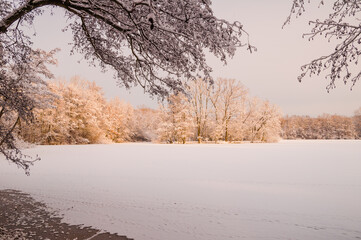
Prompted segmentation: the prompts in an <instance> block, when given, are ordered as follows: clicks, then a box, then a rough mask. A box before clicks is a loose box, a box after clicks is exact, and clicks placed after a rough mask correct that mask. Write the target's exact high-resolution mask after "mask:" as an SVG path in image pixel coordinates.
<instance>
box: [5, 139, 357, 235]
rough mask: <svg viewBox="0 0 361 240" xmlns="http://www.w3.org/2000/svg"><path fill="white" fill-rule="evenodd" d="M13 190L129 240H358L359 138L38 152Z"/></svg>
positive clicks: (10, 179) (13, 180) (13, 173)
mask: <svg viewBox="0 0 361 240" xmlns="http://www.w3.org/2000/svg"><path fill="white" fill-rule="evenodd" d="M26 152H27V153H29V154H36V153H38V154H39V155H40V156H41V157H42V161H40V162H38V163H36V165H35V166H34V167H33V168H32V170H31V176H30V177H27V176H25V175H24V173H23V172H22V171H21V170H19V169H17V168H16V167H15V166H14V165H9V164H8V162H6V161H4V160H3V158H2V157H1V159H0V189H17V190H21V191H24V192H27V193H30V194H31V195H32V196H33V197H34V198H35V199H36V200H40V201H43V202H45V203H46V204H47V205H48V206H49V207H51V208H53V209H55V210H58V211H59V213H60V214H64V217H65V220H66V221H67V222H69V223H73V224H85V225H88V226H93V227H96V228H100V229H104V230H107V231H110V232H118V233H119V234H121V235H127V236H128V237H130V238H134V239H135V240H151V239H156V240H186V239H202V240H221V239H222V240H223V239H251V240H252V239H302V240H303V239H325V240H330V239H333V240H335V239H342V240H343V239H361V141H282V142H281V143H277V144H238V145H231V144H229V145H157V144H114V145H86V146H39V147H36V148H33V149H29V150H26Z"/></svg>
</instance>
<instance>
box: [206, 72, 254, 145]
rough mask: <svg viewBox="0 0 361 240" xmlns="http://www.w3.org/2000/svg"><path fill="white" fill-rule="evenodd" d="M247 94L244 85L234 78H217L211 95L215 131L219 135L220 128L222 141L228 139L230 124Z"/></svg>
mask: <svg viewBox="0 0 361 240" xmlns="http://www.w3.org/2000/svg"><path fill="white" fill-rule="evenodd" d="M246 96H247V89H246V87H245V86H244V85H243V84H242V83H241V82H239V81H236V80H235V79H218V80H217V81H216V82H215V85H214V91H213V93H212V95H211V103H212V106H213V109H214V116H215V124H216V127H215V131H216V135H219V130H220V129H222V137H223V139H224V141H226V142H228V141H229V140H230V138H229V137H230V126H231V123H232V121H233V120H235V119H236V117H237V116H238V114H239V110H240V109H241V106H242V105H243V104H244V103H245V100H246Z"/></svg>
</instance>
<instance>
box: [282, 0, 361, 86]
mask: <svg viewBox="0 0 361 240" xmlns="http://www.w3.org/2000/svg"><path fill="white" fill-rule="evenodd" d="M292 1H293V4H292V8H291V13H290V15H289V16H288V18H287V20H286V22H285V24H287V23H289V22H290V21H291V18H292V16H294V15H295V16H300V15H302V13H303V12H305V5H306V2H307V1H305V0H292ZM318 1H320V0H318ZM308 2H309V1H308ZM320 5H324V0H321V1H320ZM360 13H361V1H360V0H334V1H333V8H332V12H331V13H330V14H329V15H328V18H326V19H316V20H312V21H310V22H309V24H310V25H311V26H312V29H311V32H310V33H306V34H304V35H303V36H304V37H307V38H309V39H310V40H313V39H314V38H315V37H319V36H324V37H325V38H326V39H327V40H328V41H329V42H330V41H331V40H335V41H337V43H336V46H335V50H334V51H333V52H331V53H330V54H329V55H326V56H321V57H319V58H317V59H314V60H312V61H311V62H310V63H308V64H305V65H304V66H302V67H301V69H302V73H301V75H300V76H299V77H298V80H299V81H302V79H303V78H304V77H305V76H306V75H309V76H312V75H319V74H320V73H322V72H326V73H327V75H326V78H327V79H329V81H330V82H329V84H328V86H327V91H329V90H330V89H333V88H335V87H336V81H337V80H339V79H340V80H341V79H342V81H343V82H344V84H347V83H348V82H349V81H350V82H351V83H352V86H351V89H352V87H353V86H354V85H355V84H356V82H357V81H358V80H360V78H361V71H360V67H358V66H357V64H358V61H359V57H360V55H361V49H360V44H361V16H360V15H361V14H360Z"/></svg>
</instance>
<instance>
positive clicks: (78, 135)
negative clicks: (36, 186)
mask: <svg viewBox="0 0 361 240" xmlns="http://www.w3.org/2000/svg"><path fill="white" fill-rule="evenodd" d="M48 87H49V90H50V92H51V93H52V94H53V99H52V100H51V101H52V103H51V105H52V106H51V107H43V108H37V109H35V110H34V120H33V121H32V122H25V121H20V124H18V126H17V133H18V136H20V137H21V138H22V139H23V140H25V141H27V142H31V143H37V144H90V143H110V142H116V143H119V142H134V141H156V142H166V143H186V142H188V141H197V142H199V143H200V142H210V141H213V142H220V141H225V142H235V141H251V142H255V141H261V142H274V141H277V140H278V139H279V138H280V133H281V122H280V118H281V113H280V111H279V109H278V107H277V106H275V105H273V104H271V103H269V102H268V101H263V100H260V99H258V98H251V97H249V95H248V91H247V89H246V88H245V86H244V85H242V84H241V83H240V82H238V81H236V80H229V79H218V80H217V81H216V82H215V83H214V84H213V85H212V84H209V83H208V82H207V81H204V80H202V79H199V80H196V81H194V82H192V83H191V84H189V85H188V86H187V87H186V92H185V93H183V92H178V93H175V94H172V95H170V96H169V97H168V98H167V100H166V101H165V102H163V103H161V104H160V106H159V109H156V110H155V109H149V108H137V109H135V108H133V107H132V106H131V105H130V104H128V103H125V102H123V101H121V100H120V99H119V98H115V99H111V100H106V99H105V97H104V95H103V93H102V91H101V88H100V87H98V86H97V85H96V84H95V83H93V82H89V81H86V80H84V79H80V78H79V77H73V78H72V79H71V80H70V81H64V80H57V81H52V82H50V83H49V86H48Z"/></svg>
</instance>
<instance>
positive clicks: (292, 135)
mask: <svg viewBox="0 0 361 240" xmlns="http://www.w3.org/2000/svg"><path fill="white" fill-rule="evenodd" d="M281 136H282V138H283V139H361V108H359V109H358V110H356V111H355V115H354V116H353V117H346V116H340V115H330V114H323V115H321V116H318V117H309V116H286V117H284V118H283V119H282V134H281Z"/></svg>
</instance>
